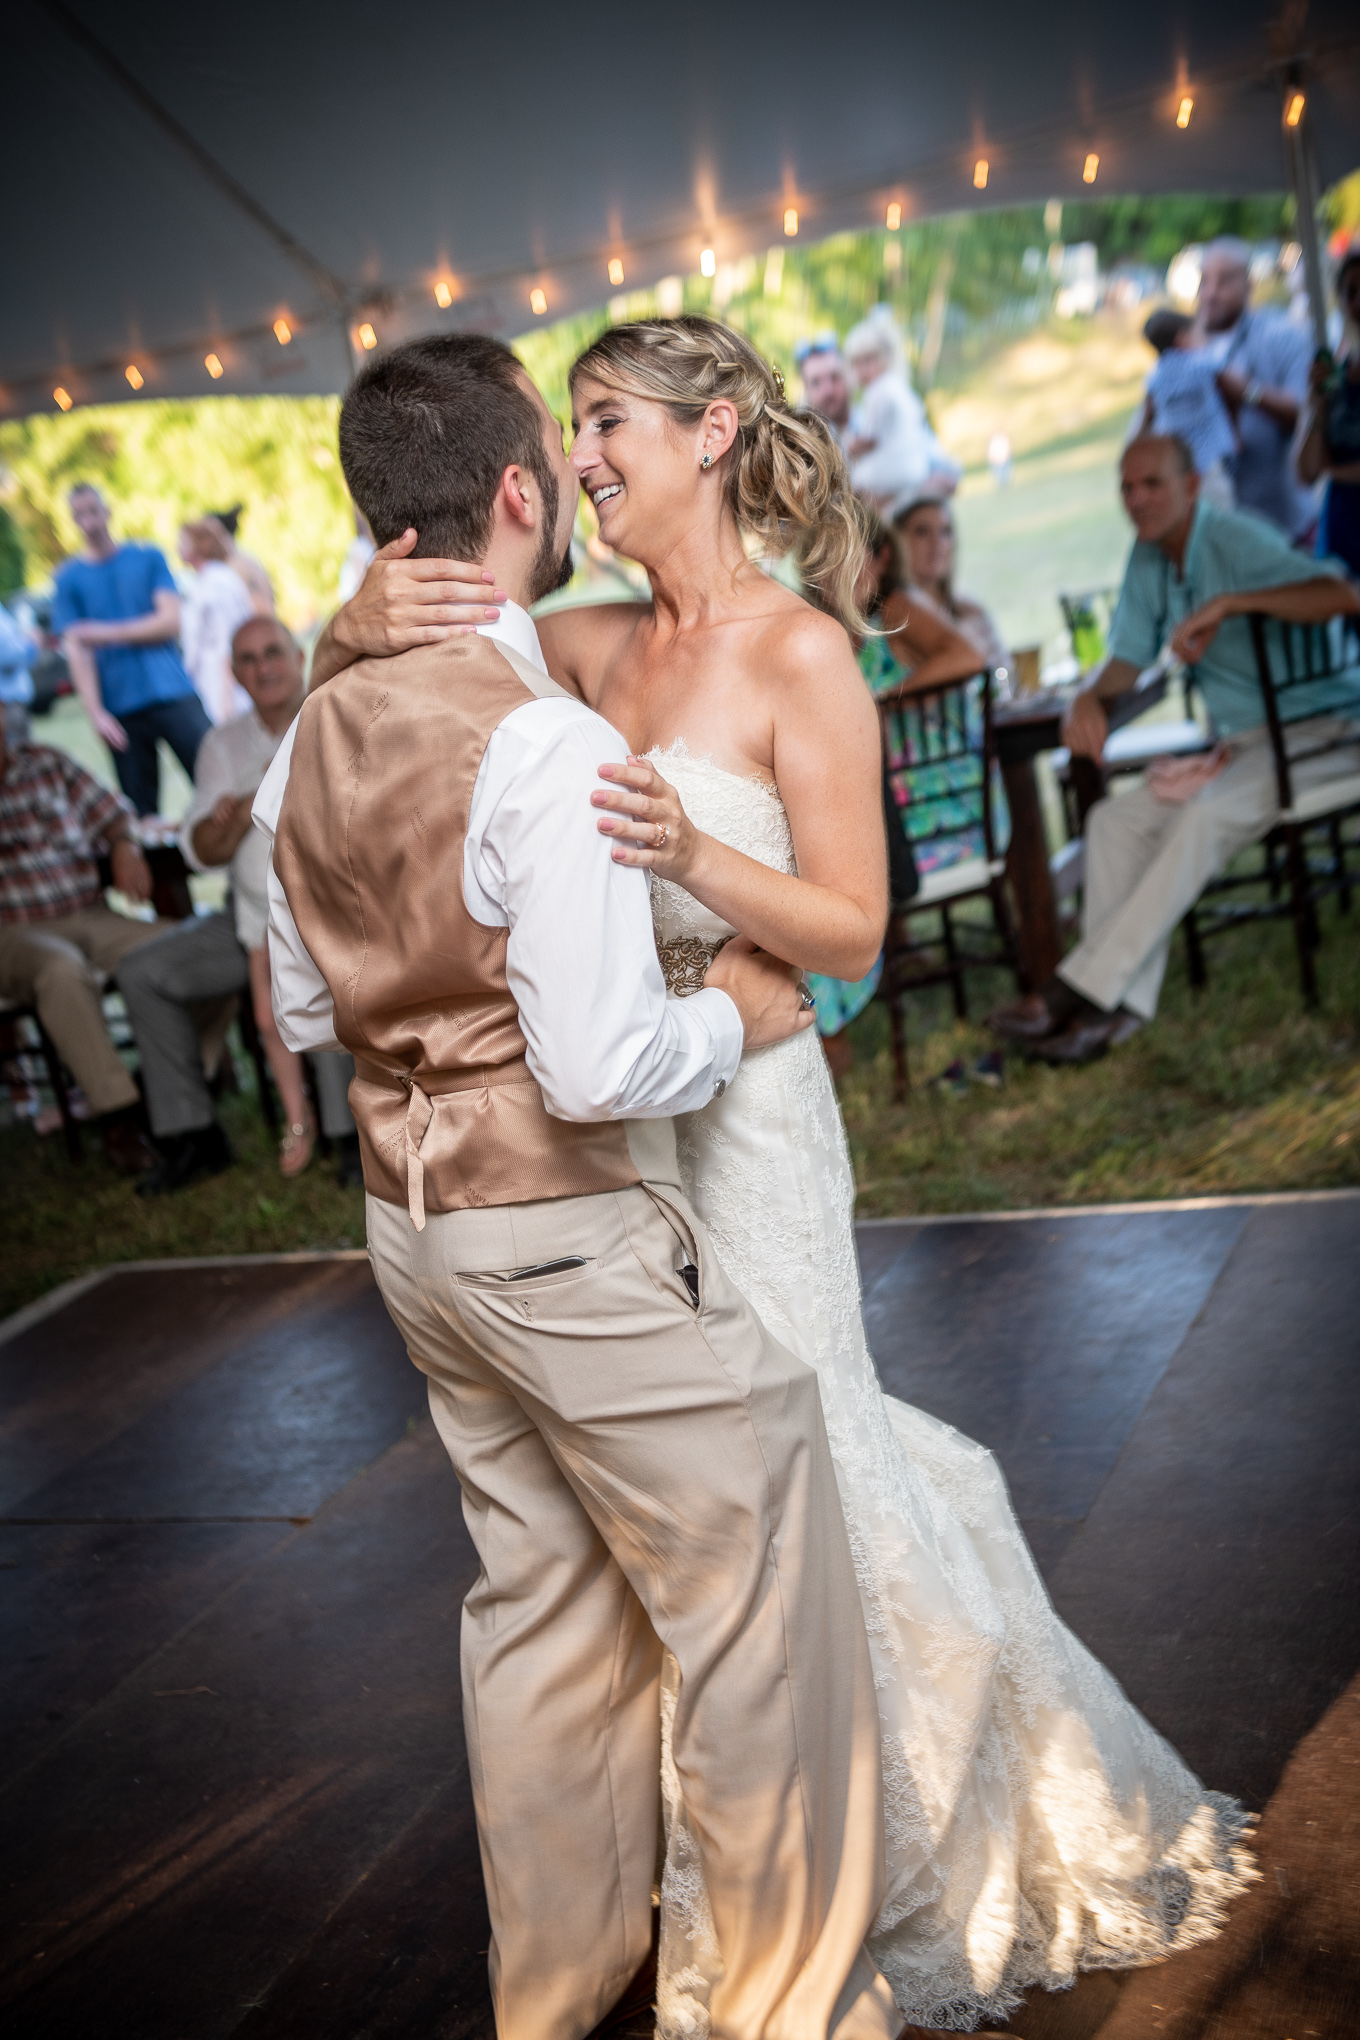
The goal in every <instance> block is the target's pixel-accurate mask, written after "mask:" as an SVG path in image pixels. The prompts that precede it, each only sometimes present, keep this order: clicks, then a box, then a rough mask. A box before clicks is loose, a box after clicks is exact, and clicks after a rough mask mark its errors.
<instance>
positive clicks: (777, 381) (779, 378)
mask: <svg viewBox="0 0 1360 2040" xmlns="http://www.w3.org/2000/svg"><path fill="white" fill-rule="evenodd" d="M770 374H771V375H772V376H773V377H774V386H775V389H776V390H777V391H778V393H779V401H780V403H781V404H782V403H783V401H784V376H783V372H782V370H780V369H778V368H776V367H775V365H774V363H773V362H771V363H770Z"/></svg>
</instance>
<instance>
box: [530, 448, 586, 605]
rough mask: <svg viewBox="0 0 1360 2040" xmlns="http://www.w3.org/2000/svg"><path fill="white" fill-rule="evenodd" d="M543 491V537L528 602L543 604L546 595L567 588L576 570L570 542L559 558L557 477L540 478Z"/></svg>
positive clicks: (534, 567) (531, 576)
mask: <svg viewBox="0 0 1360 2040" xmlns="http://www.w3.org/2000/svg"><path fill="white" fill-rule="evenodd" d="M540 486H541V487H542V490H543V537H542V539H541V540H540V541H539V547H538V555H537V557H536V559H535V560H534V566H533V572H532V573H531V574H530V576H529V602H528V604H526V607H531V606H532V605H533V604H534V603H535V602H541V601H542V600H543V597H544V596H545V595H553V594H555V593H556V592H557V590H558V589H559V588H565V587H566V585H567V583H568V581H569V580H570V579H571V577H572V574H573V573H574V572H575V568H574V566H573V564H572V558H571V540H570V539H568V541H567V549H566V551H565V553H564V554H563V555H562V557H561V558H560V559H559V558H558V557H557V500H558V499H557V478H556V476H555V475H551V474H548V475H544V476H543V477H541V480H540Z"/></svg>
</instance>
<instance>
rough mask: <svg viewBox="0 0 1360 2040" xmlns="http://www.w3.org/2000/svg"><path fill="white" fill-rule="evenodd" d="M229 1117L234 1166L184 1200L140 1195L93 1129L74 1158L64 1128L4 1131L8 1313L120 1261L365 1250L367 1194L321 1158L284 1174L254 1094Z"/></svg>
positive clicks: (2, 1287) (237, 1100)
mask: <svg viewBox="0 0 1360 2040" xmlns="http://www.w3.org/2000/svg"><path fill="white" fill-rule="evenodd" d="M221 1117H222V1121H223V1124H224V1125H225V1126H226V1128H227V1132H228V1135H229V1137H230V1139H231V1143H232V1146H233V1148H234V1149H235V1151H236V1157H237V1161H236V1166H235V1168H233V1169H229V1170H227V1171H226V1173H225V1174H224V1175H221V1176H214V1177H212V1178H210V1179H209V1181H207V1182H206V1183H199V1184H196V1185H195V1186H194V1187H193V1188H192V1189H189V1190H183V1191H181V1192H179V1193H178V1195H176V1196H173V1197H157V1198H144V1197H138V1196H137V1195H136V1192H135V1190H134V1188H133V1185H132V1184H131V1183H130V1182H129V1181H128V1180H127V1178H126V1177H123V1176H116V1175H115V1174H114V1173H113V1171H112V1170H111V1169H110V1168H109V1166H108V1164H107V1163H106V1162H105V1160H104V1157H103V1153H102V1151H101V1150H100V1147H99V1143H98V1141H97V1140H92V1139H90V1138H89V1137H88V1136H87V1137H86V1140H85V1155H84V1159H83V1160H82V1161H81V1162H79V1163H78V1164H75V1165H73V1164H72V1163H71V1162H70V1161H68V1160H67V1156H66V1149H65V1147H64V1145H63V1143H62V1139H61V1136H60V1134H59V1133H57V1134H49V1135H48V1136H47V1137H46V1138H45V1139H42V1140H39V1139H38V1138H37V1136H36V1135H35V1134H34V1133H33V1131H32V1129H31V1127H29V1126H28V1125H17V1126H12V1127H7V1128H6V1129H4V1131H3V1132H0V1180H3V1183H4V1191H3V1201H2V1202H0V1212H2V1213H3V1227H4V1241H5V1252H4V1256H3V1267H0V1317H3V1316H5V1315H7V1314H8V1313H9V1312H10V1311H13V1310H18V1309H19V1308H20V1307H21V1306H22V1305H23V1304H25V1303H31V1302H32V1300H33V1299H34V1298H35V1297H37V1296H41V1295H43V1294H44V1292H45V1291H47V1290H49V1289H52V1288H55V1287H56V1285H57V1284H58V1283H59V1282H66V1281H68V1280H69V1279H70V1278H71V1277H72V1276H73V1275H83V1274H85V1273H86V1272H87V1271H88V1270H89V1269H91V1268H102V1267H106V1266H107V1265H108V1264H109V1262H111V1261H152V1260H163V1259H170V1258H172V1257H173V1258H178V1257H180V1256H182V1255H195V1254H276V1253H282V1252H289V1251H293V1250H296V1249H297V1248H301V1247H311V1248H315V1247H362V1246H363V1244H364V1197H363V1192H362V1190H359V1189H350V1190H342V1189H340V1187H339V1186H338V1184H337V1183H336V1182H335V1179H334V1173H333V1164H330V1163H325V1162H322V1160H321V1158H320V1156H319V1155H318V1156H317V1157H316V1158H315V1159H314V1160H313V1162H312V1164H311V1167H310V1168H309V1169H307V1170H306V1172H305V1173H304V1174H303V1175H301V1176H298V1177H296V1178H295V1179H294V1180H293V1181H292V1182H291V1183H288V1182H285V1181H284V1179H283V1177H282V1176H280V1174H279V1167H278V1151H277V1148H276V1147H275V1145H274V1143H273V1141H272V1140H271V1138H270V1136H269V1134H268V1132H267V1131H266V1128H265V1125H264V1121H263V1120H262V1119H261V1117H260V1112H259V1107H258V1106H257V1104H256V1102H255V1097H254V1094H253V1092H244V1091H243V1092H242V1093H241V1094H239V1095H238V1096H236V1097H234V1098H227V1099H224V1100H223V1103H222V1107H221Z"/></svg>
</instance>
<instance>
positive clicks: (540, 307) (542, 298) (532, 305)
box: [529, 290, 548, 319]
mask: <svg viewBox="0 0 1360 2040" xmlns="http://www.w3.org/2000/svg"><path fill="white" fill-rule="evenodd" d="M547 309H548V293H547V291H546V290H531V291H530V293H529V310H530V311H531V312H533V313H534V314H535V315H536V316H537V317H538V318H540V319H541V318H542V317H543V314H544V313H545V312H546V311H547Z"/></svg>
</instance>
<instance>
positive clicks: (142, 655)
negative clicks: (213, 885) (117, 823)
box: [52, 482, 212, 815]
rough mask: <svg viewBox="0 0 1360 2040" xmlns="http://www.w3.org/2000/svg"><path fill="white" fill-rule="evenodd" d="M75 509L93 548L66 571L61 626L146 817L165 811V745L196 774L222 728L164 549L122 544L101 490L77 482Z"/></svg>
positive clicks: (82, 691)
mask: <svg viewBox="0 0 1360 2040" xmlns="http://www.w3.org/2000/svg"><path fill="white" fill-rule="evenodd" d="M70 504H71V515H72V517H73V518H74V519H75V521H76V524H77V525H78V526H79V528H80V531H81V534H82V536H83V538H84V540H85V549H84V551H83V552H82V553H81V554H80V555H79V557H78V558H76V559H73V560H68V561H67V562H66V564H65V566H64V567H59V568H58V569H57V577H56V582H57V593H56V601H55V602H54V604H53V608H52V628H53V630H54V631H58V632H60V633H61V636H62V649H63V650H64V652H65V654H66V660H67V664H68V665H69V667H70V669H71V682H72V685H73V686H74V688H75V690H76V693H77V694H78V695H79V696H80V698H81V700H82V702H83V703H84V704H85V712H86V714H87V715H88V716H89V718H90V721H91V722H92V723H93V725H94V727H95V729H96V731H97V732H98V734H99V735H100V736H101V737H102V738H103V739H104V742H105V743H106V744H107V745H108V747H109V749H110V750H111V751H112V753H113V763H114V769H115V771H116V772H117V774H118V784H119V785H120V786H121V787H122V789H123V792H124V793H125V794H126V795H127V797H128V799H129V800H130V801H131V802H132V805H133V807H134V808H135V809H136V810H137V813H138V814H139V815H151V814H155V812H156V809H157V807H158V806H159V804H160V763H159V760H158V758H157V755H156V746H157V744H158V742H160V741H162V740H164V742H165V743H167V744H168V745H169V746H170V749H171V750H172V751H173V752H174V754H175V756H176V757H177V758H178V759H179V762H180V764H181V765H182V766H183V767H184V769H185V771H186V772H187V773H189V774H190V775H192V773H193V769H194V760H195V759H196V758H197V756H198V747H199V745H200V744H201V743H202V741H203V739H204V737H205V736H206V735H207V733H208V731H209V730H210V729H211V727H212V725H211V723H210V722H209V721H208V718H207V716H206V714H205V713H204V710H203V704H202V702H201V701H200V700H199V698H198V695H197V694H196V693H195V692H194V683H193V681H192V680H191V679H190V678H189V675H188V673H187V672H186V671H185V669H184V663H183V661H182V660H181V658H180V656H179V653H178V651H177V650H176V649H175V640H176V638H177V637H178V636H179V628H180V603H179V591H178V590H177V588H176V587H175V581H174V576H173V575H172V574H171V572H170V569H169V567H168V566H167V565H166V562H165V555H164V554H163V553H162V552H159V551H158V550H157V548H156V547H155V546H154V545H132V544H125V545H119V544H117V543H116V542H115V541H114V539H113V538H112V536H111V535H110V532H109V513H108V508H107V506H106V504H105V502H104V499H103V497H102V496H101V495H100V493H99V491H98V489H96V488H94V487H93V486H92V485H91V484H90V483H89V482H77V483H76V486H75V487H74V488H73V489H72V491H71V495H70Z"/></svg>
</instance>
